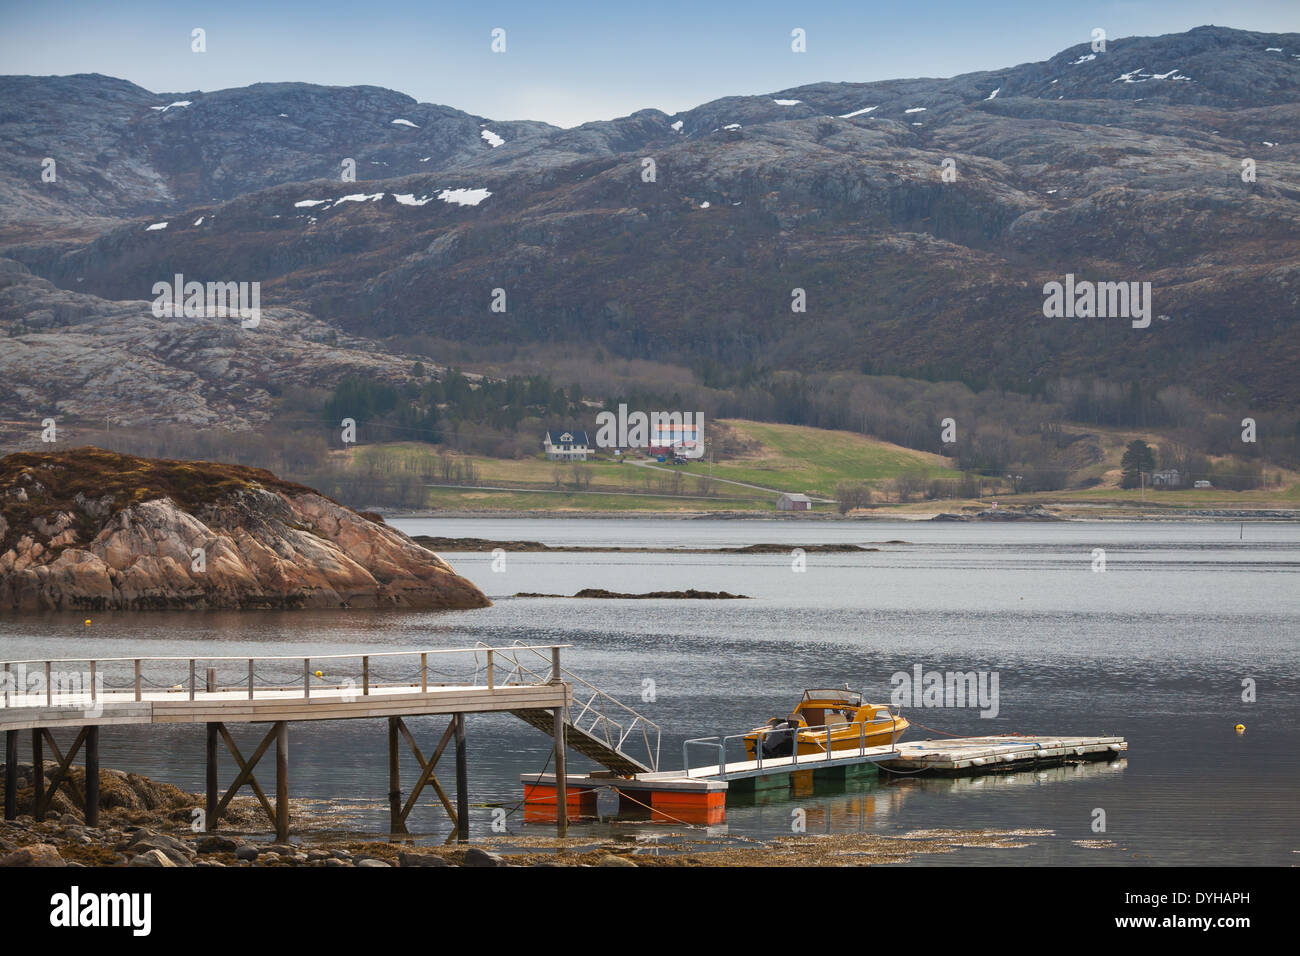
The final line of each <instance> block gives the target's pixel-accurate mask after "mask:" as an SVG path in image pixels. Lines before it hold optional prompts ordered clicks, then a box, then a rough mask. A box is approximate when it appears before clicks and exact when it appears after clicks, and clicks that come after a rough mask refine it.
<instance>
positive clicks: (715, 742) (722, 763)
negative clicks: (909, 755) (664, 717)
mask: <svg viewBox="0 0 1300 956" xmlns="http://www.w3.org/2000/svg"><path fill="white" fill-rule="evenodd" d="M853 723H856V724H857V725H858V746H857V747H856V748H855V747H852V746H849V747H843V746H836V744H842V743H844V740H845V738H843V737H841V738H839V739H838V740H836V739H834V738H833V737H832V734H833V733H834V731H837V730H838V731H843V730H844V727H845V725H844V724H842V723H841V724H818V725H816V726H814V727H792V728H778V727H765V728H763V729H762V730H760V731H758V739H757V740H755V742H754V758H753V759H750V757H749V754H748V752H746V753H745V759H744V760H740V761H736V762H735V763H734V764H730V765H729V764H728V762H727V746H728V744H729V743H730V742H731V741H734V740H742V741H743V740H744V739H745V738H746V737H751V736H753V735H754V733H755V732H754V731H753V730H749V731H746V732H745V733H742V734H727V735H726V736H714V737H692V738H691V739H690V740H684V741H682V769H683V770H685V772H686V776H688V777H692V776H695V777H719V778H725V777H726V776H727V772H728V770H727V768H728V766H730V767H731V769H732V771H733V772H734V771H740V770H745V771H750V770H754V769H757V770H762V769H763V762H764V760H766V761H767V762H769V763H771V762H772V761H774V760H775V761H780V762H782V764H783V765H784V766H786V767H788V768H789V769H791V770H794V769H798V767H799V760H800V753H799V743H800V739H801V738H803V741H804V742H805V743H810V744H813V745H814V746H816V747H818V748H819V749H820V750H821V752H820V753H812V754H803V755H802V758H803V761H804V763H805V764H813V763H820V762H824V761H827V760H831V759H833V758H834V757H837V756H839V757H850V756H855V755H856V756H859V757H862V756H865V755H866V753H867V749H868V748H867V724H866V722H865V721H854V722H853ZM818 733H822V734H825V737H824V739H822V740H817V739H812V738H813V737H814V735H816V734H818ZM778 734H784V735H786V736H788V737H789V738H790V743H791V752H790V753H789V754H781V755H779V756H777V755H764V753H763V740H764V738H766V737H768V736H769V735H778ZM872 736H873V737H874V736H876V735H875V734H872ZM897 743H898V722H897V720H895V721H894V724H893V727H892V729H891V730H890V735H889V745H890V749H891V750H892V749H894V747H895V745H896V744H897ZM872 746H876V745H874V744H873V745H872ZM692 747H697V748H698V747H708V748H710V749H711V750H714V751H715V752H716V753H717V760H718V762H717V764H716V766H714V767H708V766H705V767H700V768H696V769H695V770H692V769H691V748H692ZM742 748H743V745H742ZM786 761H789V762H788V763H786Z"/></svg>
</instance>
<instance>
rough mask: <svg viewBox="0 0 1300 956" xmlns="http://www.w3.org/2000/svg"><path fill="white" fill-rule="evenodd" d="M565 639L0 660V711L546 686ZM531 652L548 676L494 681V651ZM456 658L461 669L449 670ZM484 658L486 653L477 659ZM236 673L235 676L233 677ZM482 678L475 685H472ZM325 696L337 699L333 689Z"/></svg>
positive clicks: (511, 673) (512, 673)
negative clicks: (547, 667) (341, 650)
mask: <svg viewBox="0 0 1300 956" xmlns="http://www.w3.org/2000/svg"><path fill="white" fill-rule="evenodd" d="M572 646H573V645H571V644H545V645H522V644H515V645H513V646H511V647H509V648H497V647H488V646H486V645H482V644H480V645H479V646H477V647H458V648H430V649H425V650H416V651H376V652H373V653H360V654H356V653H353V654H311V655H301V656H299V655H273V656H257V657H233V656H220V655H194V656H188V657H187V656H171V657H99V658H77V657H73V658H48V659H40V658H36V659H32V660H14V661H0V708H15V707H40V706H55V705H61V704H69V705H71V704H75V705H86V704H87V703H89V704H91V705H94V704H95V703H97V702H100V701H101V700H105V699H111V700H113V701H114V702H122V701H130V700H136V701H143V700H156V699H159V697H160V696H161V697H162V698H163V699H174V698H173V697H172V695H176V697H179V698H181V699H185V698H188V699H189V700H200V699H203V698H205V697H211V696H213V695H222V696H223V697H224V698H226V699H230V697H231V696H232V695H236V696H238V697H240V698H244V697H246V698H247V699H248V700H257V699H259V698H267V697H277V698H280V699H283V698H285V696H286V695H292V696H294V697H296V696H298V695H299V694H301V696H302V698H303V699H304V700H310V699H311V695H312V691H313V690H315V691H316V692H317V693H319V692H321V691H334V692H338V691H342V692H343V693H344V695H348V694H349V692H351V694H355V695H356V696H358V697H366V696H369V695H371V694H372V693H374V692H381V693H383V692H387V693H391V692H393V691H394V690H401V689H408V688H409V689H418V690H419V691H420V692H422V693H423V692H427V691H428V689H429V688H430V687H435V688H444V687H482V686H486V687H487V688H488V689H490V690H491V689H494V688H496V687H498V686H507V685H512V684H524V683H527V684H546V683H552V682H555V681H559V680H561V679H562V678H561V676H560V674H561V668H560V667H559V659H560V658H559V654H560V649H561V648H565V647H572ZM521 650H527V651H531V652H534V653H536V654H538V655H540V656H542V657H544V658H545V659H547V660H548V661H551V662H553V668H552V673H551V674H547V675H540V674H538V673H536V672H534V671H525V670H520V669H518V668H516V667H511V668H510V669H509V670H508V671H507V672H506V674H505V679H504V680H501V681H498V671H497V655H505V657H506V658H507V659H508V660H509V661H510V663H511V664H514V663H515V658H516V657H517V655H518V652H519V651H521ZM457 655H459V658H460V660H462V661H464V666H463V667H462V668H461V669H460V670H459V671H457V670H455V669H454V668H455V664H456V661H455V658H456V656H457ZM484 655H486V657H485V658H484ZM236 674H237V675H238V677H235V675H236ZM480 681H482V682H480ZM330 696H332V697H335V698H337V696H338V694H337V693H333V694H331V695H330Z"/></svg>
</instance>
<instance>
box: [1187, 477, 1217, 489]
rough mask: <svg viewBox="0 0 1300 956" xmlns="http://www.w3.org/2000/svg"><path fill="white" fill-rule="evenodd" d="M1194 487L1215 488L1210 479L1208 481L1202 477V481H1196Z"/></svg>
mask: <svg viewBox="0 0 1300 956" xmlns="http://www.w3.org/2000/svg"><path fill="white" fill-rule="evenodd" d="M1192 487H1193V488H1213V487H1214V485H1212V484H1210V483H1209V482H1208V481H1206V480H1205V479H1204V478H1202V479H1201V480H1200V481H1198V482H1195V483H1194V484H1193V485H1192Z"/></svg>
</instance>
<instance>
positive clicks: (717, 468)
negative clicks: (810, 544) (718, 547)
mask: <svg viewBox="0 0 1300 956" xmlns="http://www.w3.org/2000/svg"><path fill="white" fill-rule="evenodd" d="M725 424H726V425H728V426H730V427H731V428H732V430H734V431H735V432H736V433H737V434H738V435H740V436H741V437H742V438H745V439H747V440H749V441H756V442H759V443H760V444H761V445H762V449H761V451H760V452H759V453H758V454H757V455H755V456H753V457H746V458H739V459H733V460H730V461H725V462H717V463H715V464H714V466H713V474H714V476H715V477H717V478H729V479H731V480H733V481H744V482H749V483H751V484H755V485H763V486H764V487H767V488H776V489H778V490H780V491H797V492H805V493H809V494H815V495H820V496H822V497H833V496H834V494H835V486H836V485H837V484H838V483H839V482H841V481H865V482H868V483H870V484H876V483H879V482H882V481H886V480H888V479H890V478H896V477H898V476H899V475H901V474H903V473H904V472H906V471H912V470H918V471H923V472H925V473H926V474H927V475H928V476H929V477H931V478H960V477H961V475H960V473H959V472H957V471H954V470H953V469H952V467H951V465H950V464H949V463H948V460H947V459H945V458H942V457H940V456H939V455H931V454H927V453H926V452H923V451H914V450H912V449H910V448H901V447H899V446H898V445H891V444H889V443H888V442H882V441H877V440H876V439H873V438H868V437H867V436H865V435H859V434H856V433H854V432H844V431H831V430H828V429H824V428H807V427H804V426H801V425H774V424H770V423H767V422H751V421H743V420H739V419H735V420H729V421H726V422H725ZM690 467H691V468H692V469H699V470H707V468H708V466H707V465H704V464H698V463H696V464H692V465H691V466H690Z"/></svg>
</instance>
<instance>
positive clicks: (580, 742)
mask: <svg viewBox="0 0 1300 956" xmlns="http://www.w3.org/2000/svg"><path fill="white" fill-rule="evenodd" d="M480 646H483V647H486V646H487V645H480ZM513 647H514V651H513V653H509V654H507V653H505V652H504V651H502V650H500V649H497V650H496V652H495V653H496V657H497V659H498V660H501V659H504V660H502V663H504V664H505V665H506V666H507V667H508V668H509V670H508V671H507V674H506V676H505V680H504V681H503V683H507V684H509V683H521V684H538V683H545V682H546V681H548V680H550V679H552V678H551V660H550V658H548V657H547V656H546V655H545V654H542V653H540V652H539V651H537V650H535V649H533V648H531V647H529V646H527V645H525V644H523V643H522V642H520V641H515V643H514V645H513ZM529 655H531V656H529ZM533 657H536V658H537V660H536V661H534V660H533V659H532V658H533ZM529 665H532V666H529ZM560 676H561V678H562V679H563V680H564V681H566V682H567V683H570V684H571V685H572V686H573V703H572V704H571V705H569V709H568V711H567V712H566V714H565V724H566V732H565V740H566V742H567V743H568V746H569V748H570V749H572V750H575V751H577V752H578V753H580V754H582V755H583V756H584V757H587V758H588V759H590V760H593V761H595V762H596V763H598V764H600V765H601V766H602V767H605V768H607V769H608V770H611V771H613V772H614V773H616V774H619V775H620V776H632V775H633V774H638V773H651V772H654V771H656V770H658V769H659V736H660V733H659V725H658V724H656V723H654V722H653V721H651V720H648V719H647V718H646V717H645V716H643V715H642V714H639V713H637V712H636V711H635V710H633V709H632V708H631V707H628V706H627V705H626V704H624V703H622V702H621V701H618V700H615V699H614V698H613V697H611V696H609V694H606V693H605V692H604V691H603V690H601V689H600V688H598V687H596V686H595V685H593V684H590V683H588V682H587V681H585V680H583V679H582V678H581V677H578V676H577V675H576V674H574V673H572V672H571V671H568V670H565V669H564V668H561V669H560ZM511 713H512V714H514V715H515V716H516V717H518V718H519V719H520V720H522V721H524V722H525V723H527V724H529V725H531V726H533V727H536V728H537V729H538V730H540V731H542V732H543V733H545V734H546V735H547V736H550V735H551V731H552V727H553V724H554V717H553V716H552V713H551V711H549V710H512V711H511ZM629 751H632V753H629Z"/></svg>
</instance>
